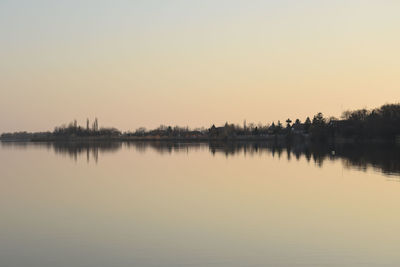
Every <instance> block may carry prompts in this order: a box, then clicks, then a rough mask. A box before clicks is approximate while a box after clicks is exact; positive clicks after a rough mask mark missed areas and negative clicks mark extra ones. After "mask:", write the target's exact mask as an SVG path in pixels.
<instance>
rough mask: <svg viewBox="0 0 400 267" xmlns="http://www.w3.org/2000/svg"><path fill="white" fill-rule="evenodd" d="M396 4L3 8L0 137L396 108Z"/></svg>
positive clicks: (29, 4)
mask: <svg viewBox="0 0 400 267" xmlns="http://www.w3.org/2000/svg"><path fill="white" fill-rule="evenodd" d="M399 12H400V2H398V1H329V2H327V1H252V2H251V3H248V2H246V1H197V2H194V1H113V2H112V3H111V2H108V1H2V2H1V3H0V33H1V35H0V48H1V49H0V50H1V55H2V57H1V58H2V59H1V61H0V70H1V71H0V81H1V83H0V91H1V95H2V97H1V98H0V99H1V100H0V114H1V117H0V122H1V123H0V132H4V131H19V130H31V131H38V130H52V129H53V127H54V126H55V125H58V124H60V123H62V122H68V121H71V120H72V119H77V120H78V121H79V122H80V123H82V124H83V123H84V122H85V120H86V118H87V117H93V118H94V117H95V116H97V117H98V118H100V120H101V122H102V123H103V124H104V125H105V126H115V127H118V128H120V129H122V130H134V129H136V128H138V127H140V126H144V127H148V128H152V127H156V126H159V125H160V124H171V125H182V126H186V125H188V126H190V127H199V126H205V127H209V126H210V125H211V124H212V123H216V124H223V123H225V122H226V121H228V122H232V123H240V124H241V123H242V121H243V120H244V119H247V120H248V121H251V122H254V123H259V122H262V123H267V122H272V121H276V120H279V119H280V120H284V119H286V118H287V117H291V118H292V117H299V118H300V119H302V120H304V119H305V118H306V116H312V115H314V114H315V113H316V112H322V113H323V114H326V115H329V116H337V117H338V116H340V114H341V113H342V112H343V111H344V110H346V109H354V108H364V107H366V108H374V107H376V106H379V105H381V104H385V103H389V102H390V103H391V102H398V101H400V93H399V92H400V88H399V78H398V77H399V75H400V73H399V69H400V51H399V47H400V35H399V32H400V16H399Z"/></svg>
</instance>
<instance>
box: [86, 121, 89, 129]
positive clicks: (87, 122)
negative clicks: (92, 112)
mask: <svg viewBox="0 0 400 267" xmlns="http://www.w3.org/2000/svg"><path fill="white" fill-rule="evenodd" d="M86 130H88V131H89V119H86Z"/></svg>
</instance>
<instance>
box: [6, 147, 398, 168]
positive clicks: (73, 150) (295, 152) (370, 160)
mask: <svg viewBox="0 0 400 267" xmlns="http://www.w3.org/2000/svg"><path fill="white" fill-rule="evenodd" d="M2 146H14V147H19V148H27V147H31V146H33V147H39V148H45V149H53V150H54V152H55V153H56V154H61V155H68V156H69V157H71V158H74V159H75V160H77V159H78V156H82V155H85V156H86V159H87V160H88V161H89V160H90V158H93V159H94V160H95V161H96V162H97V160H98V157H99V153H106V152H116V151H118V150H119V149H121V148H122V147H126V148H128V149H135V150H136V151H138V152H141V153H145V152H147V151H149V150H151V151H156V152H157V153H160V154H172V153H189V152H195V151H199V150H208V151H209V152H210V153H211V154H213V155H215V154H223V155H225V156H226V157H230V156H235V155H240V154H241V155H249V156H253V155H262V154H269V155H271V156H273V157H278V158H281V157H283V158H286V159H288V160H299V159H300V158H302V157H304V158H305V159H306V160H307V161H310V162H314V163H316V164H317V165H318V166H322V165H323V163H324V161H325V160H337V159H341V160H342V161H343V163H344V165H345V166H346V167H348V168H357V169H360V170H365V169H367V168H369V167H373V168H375V169H377V170H379V171H381V172H383V173H385V174H397V175H400V147H399V146H393V145H365V144H364V145H354V144H331V145H327V144H319V145H317V144H315V143H308V144H306V143H304V142H299V143H292V144H290V143H286V142H280V143H279V142H247V141H246V142H210V143H199V142H188V143H180V142H164V141H161V142H148V141H144V142H44V143H35V142H27V143H24V142H2Z"/></svg>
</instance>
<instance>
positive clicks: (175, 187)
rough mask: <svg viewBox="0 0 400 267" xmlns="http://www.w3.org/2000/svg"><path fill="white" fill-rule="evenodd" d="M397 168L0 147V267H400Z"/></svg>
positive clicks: (365, 157)
mask: <svg viewBox="0 0 400 267" xmlns="http://www.w3.org/2000/svg"><path fill="white" fill-rule="evenodd" d="M332 150H335V152H332ZM399 158H400V157H399V149H398V148H391V149H389V148H385V149H374V150H370V151H363V150H360V149H357V150H354V149H352V148H335V149H332V148H323V149H320V148H302V147H300V148H296V147H294V148H279V147H278V148H274V147H263V146H259V145H231V146H224V145H214V146H209V145H207V144H203V145H200V144H197V145H195V144H189V145H185V144H172V145H160V144H150V145H146V144H121V143H109V144H86V145H85V144H79V145H76V144H75V145H71V144H59V145H54V144H21V143H1V144H0V190H1V191H0V213H1V220H0V266H1V267H25V266H26V267H28V266H29V267H36V266H37V267H46V266H51V267H73V266H77V267H81V266H82V267H83V266H84V267H99V266H113V267H125V266H126V267H127V266H143V267H150V266H152V267H153V266H201V267H203V266H204V267H208V266H209V267H211V266H218V267H220V266H221V267H222V266H223V267H225V266H400V253H399V251H400V230H399V229H400V212H399V211H400V183H399V181H400V180H399V179H400V176H399V173H400V171H399V170H400V167H399V164H400V161H399Z"/></svg>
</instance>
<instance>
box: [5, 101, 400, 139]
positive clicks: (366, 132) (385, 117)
mask: <svg viewBox="0 0 400 267" xmlns="http://www.w3.org/2000/svg"><path fill="white" fill-rule="evenodd" d="M35 136H36V137H42V138H49V137H52V138H67V137H90V136H93V137H96V136H103V137H121V138H128V139H129V138H131V139H134V138H137V139H140V138H143V139H145V138H171V139H174V138H175V139H180V138H202V139H218V140H224V139H227V140H228V139H232V140H233V139H235V138H238V139H240V138H245V137H255V138H256V137H273V136H280V137H285V138H287V139H288V140H290V139H291V138H292V137H296V136H301V137H304V138H308V139H309V140H311V141H319V142H326V141H332V140H335V139H337V138H347V139H354V140H365V139H377V140H390V141H392V140H396V139H397V140H398V141H400V104H385V105H383V106H381V107H379V108H375V109H371V110H367V109H358V110H353V111H345V112H343V114H342V116H341V118H340V119H338V118H335V117H324V115H323V114H322V113H321V112H318V113H317V114H315V115H314V116H313V117H312V119H311V118H310V117H307V118H306V119H305V121H304V122H302V121H301V120H300V119H295V120H293V121H292V120H291V119H287V120H286V121H285V122H284V123H282V122H281V121H277V122H276V123H275V122H272V123H271V124H268V123H267V124H265V125H263V124H261V123H260V124H257V125H256V124H254V123H249V124H248V125H247V123H246V121H245V122H244V123H243V125H235V124H230V123H228V122H227V123H225V125H223V126H215V125H212V126H211V127H210V128H204V127H203V128H196V129H190V128H189V127H180V126H166V125H161V126H159V127H158V128H156V129H151V130H147V129H146V128H144V127H140V128H138V129H136V130H135V131H128V132H124V133H122V132H121V131H119V130H118V129H116V128H105V127H99V124H98V120H97V118H96V119H95V120H94V122H93V123H92V125H90V124H89V120H87V121H86V127H84V126H79V125H78V124H77V121H76V120H74V121H73V122H71V123H69V124H68V125H62V126H59V127H56V128H55V129H54V131H53V132H42V133H27V132H17V133H4V134H2V135H1V138H2V139H13V138H14V139H29V138H34V137H35Z"/></svg>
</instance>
